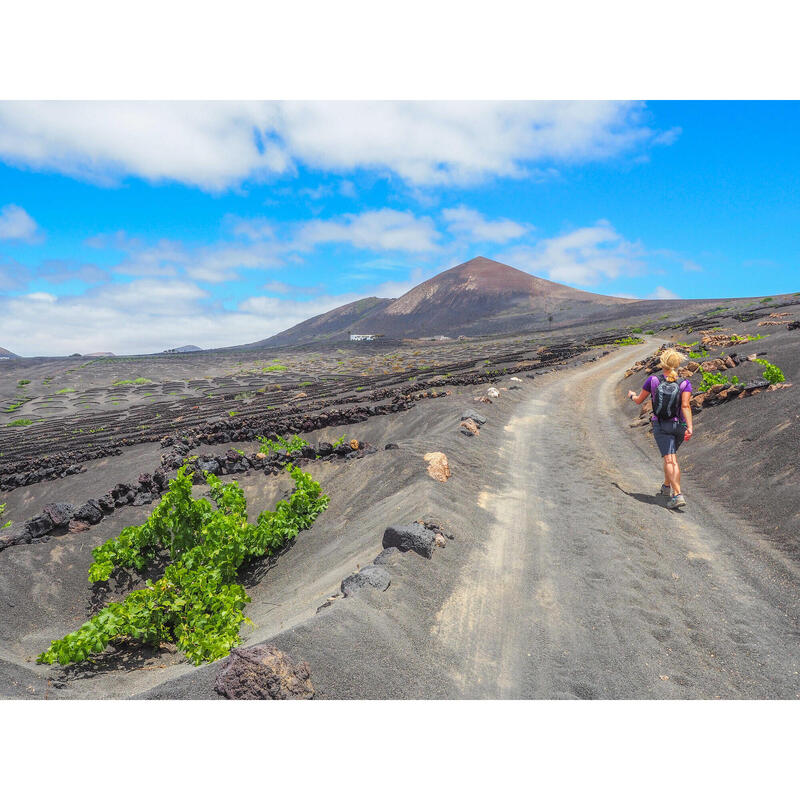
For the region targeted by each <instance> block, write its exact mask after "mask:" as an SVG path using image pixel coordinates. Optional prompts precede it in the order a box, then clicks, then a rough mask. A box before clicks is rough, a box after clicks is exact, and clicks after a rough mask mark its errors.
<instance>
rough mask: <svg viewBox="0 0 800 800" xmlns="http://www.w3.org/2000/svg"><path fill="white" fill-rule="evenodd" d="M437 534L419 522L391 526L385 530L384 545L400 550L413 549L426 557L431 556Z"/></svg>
mask: <svg viewBox="0 0 800 800" xmlns="http://www.w3.org/2000/svg"><path fill="white" fill-rule="evenodd" d="M435 539H436V535H435V533H434V532H433V531H432V530H429V529H428V528H426V527H424V526H423V525H420V524H419V523H417V522H413V523H411V525H393V526H389V527H388V528H387V529H386V530H385V531H384V532H383V546H384V547H397V548H398V549H399V550H413V551H414V552H415V553H419V554H420V555H421V556H424V557H425V558H431V556H432V554H433V546H434V543H435Z"/></svg>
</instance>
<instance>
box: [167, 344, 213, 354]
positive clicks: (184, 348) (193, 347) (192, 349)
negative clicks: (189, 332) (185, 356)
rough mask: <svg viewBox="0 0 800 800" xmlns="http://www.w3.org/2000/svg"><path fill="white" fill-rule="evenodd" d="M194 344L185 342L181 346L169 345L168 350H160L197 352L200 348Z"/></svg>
mask: <svg viewBox="0 0 800 800" xmlns="http://www.w3.org/2000/svg"><path fill="white" fill-rule="evenodd" d="M202 349H203V348H202V347H198V346H197V345H196V344H185V345H183V346H182V347H171V348H170V349H169V350H162V352H163V353H197V352H198V351H200V350H202Z"/></svg>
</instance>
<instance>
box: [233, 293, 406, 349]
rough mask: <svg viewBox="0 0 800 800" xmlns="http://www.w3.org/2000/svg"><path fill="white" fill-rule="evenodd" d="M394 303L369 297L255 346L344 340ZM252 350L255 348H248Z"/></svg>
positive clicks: (333, 310)
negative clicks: (364, 321) (374, 314)
mask: <svg viewBox="0 0 800 800" xmlns="http://www.w3.org/2000/svg"><path fill="white" fill-rule="evenodd" d="M391 302H392V299H391V298H386V297H365V298H364V299H363V300H356V301H355V302H353V303H348V304H347V305H344V306H339V307H338V308H334V309H332V310H331V311H326V312H325V313H324V314H318V315H317V316H316V317H311V319H307V320H305V321H303V322H300V323H298V324H297V325H295V326H293V327H291V328H288V329H287V330H285V331H282V332H281V333H276V334H275V335H274V336H271V337H270V338H269V339H264V340H262V341H260V342H255V343H254V345H252V346H255V345H269V346H281V345H289V344H302V343H304V342H311V341H321V340H325V339H341V338H342V337H344V336H346V335H347V331H349V330H352V331H353V332H356V333H357V332H358V331H359V330H360V329H361V325H360V323H361V321H362V320H363V319H364V317H365V316H367V315H368V314H370V313H372V312H375V311H379V310H380V309H383V308H386V306H388V305H389V304H390V303H391ZM246 346H247V347H250V346H251V345H246Z"/></svg>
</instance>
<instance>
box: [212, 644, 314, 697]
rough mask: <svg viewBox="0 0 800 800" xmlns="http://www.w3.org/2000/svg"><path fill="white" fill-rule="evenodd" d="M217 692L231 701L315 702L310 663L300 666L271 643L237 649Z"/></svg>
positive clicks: (219, 675)
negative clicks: (313, 700)
mask: <svg viewBox="0 0 800 800" xmlns="http://www.w3.org/2000/svg"><path fill="white" fill-rule="evenodd" d="M214 689H215V690H216V692H217V693H218V694H221V695H223V697H227V698H228V700H312V699H313V697H314V686H313V684H312V683H311V670H310V667H309V665H308V662H307V661H301V662H300V663H299V664H298V663H296V662H295V661H293V660H292V659H291V658H290V657H289V656H288V655H286V653H284V652H282V651H281V650H278V649H277V648H276V647H273V646H272V645H268V644H257V645H253V646H252V647H237V648H236V649H234V650H231V654H230V655H229V656H228V658H227V659H226V660H225V662H224V663H223V665H222V667H221V669H220V671H219V673H217V679H216V682H215V684H214Z"/></svg>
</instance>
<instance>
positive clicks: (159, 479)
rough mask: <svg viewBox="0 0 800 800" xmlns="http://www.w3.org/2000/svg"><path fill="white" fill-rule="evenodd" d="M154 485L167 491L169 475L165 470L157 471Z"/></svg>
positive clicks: (154, 476) (154, 475) (154, 474)
mask: <svg viewBox="0 0 800 800" xmlns="http://www.w3.org/2000/svg"><path fill="white" fill-rule="evenodd" d="M153 483H154V484H155V485H156V487H158V488H159V489H161V490H163V489H166V488H167V485H168V483H169V481H168V480H167V473H166V472H164V470H163V469H157V470H156V471H155V472H154V473H153Z"/></svg>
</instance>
